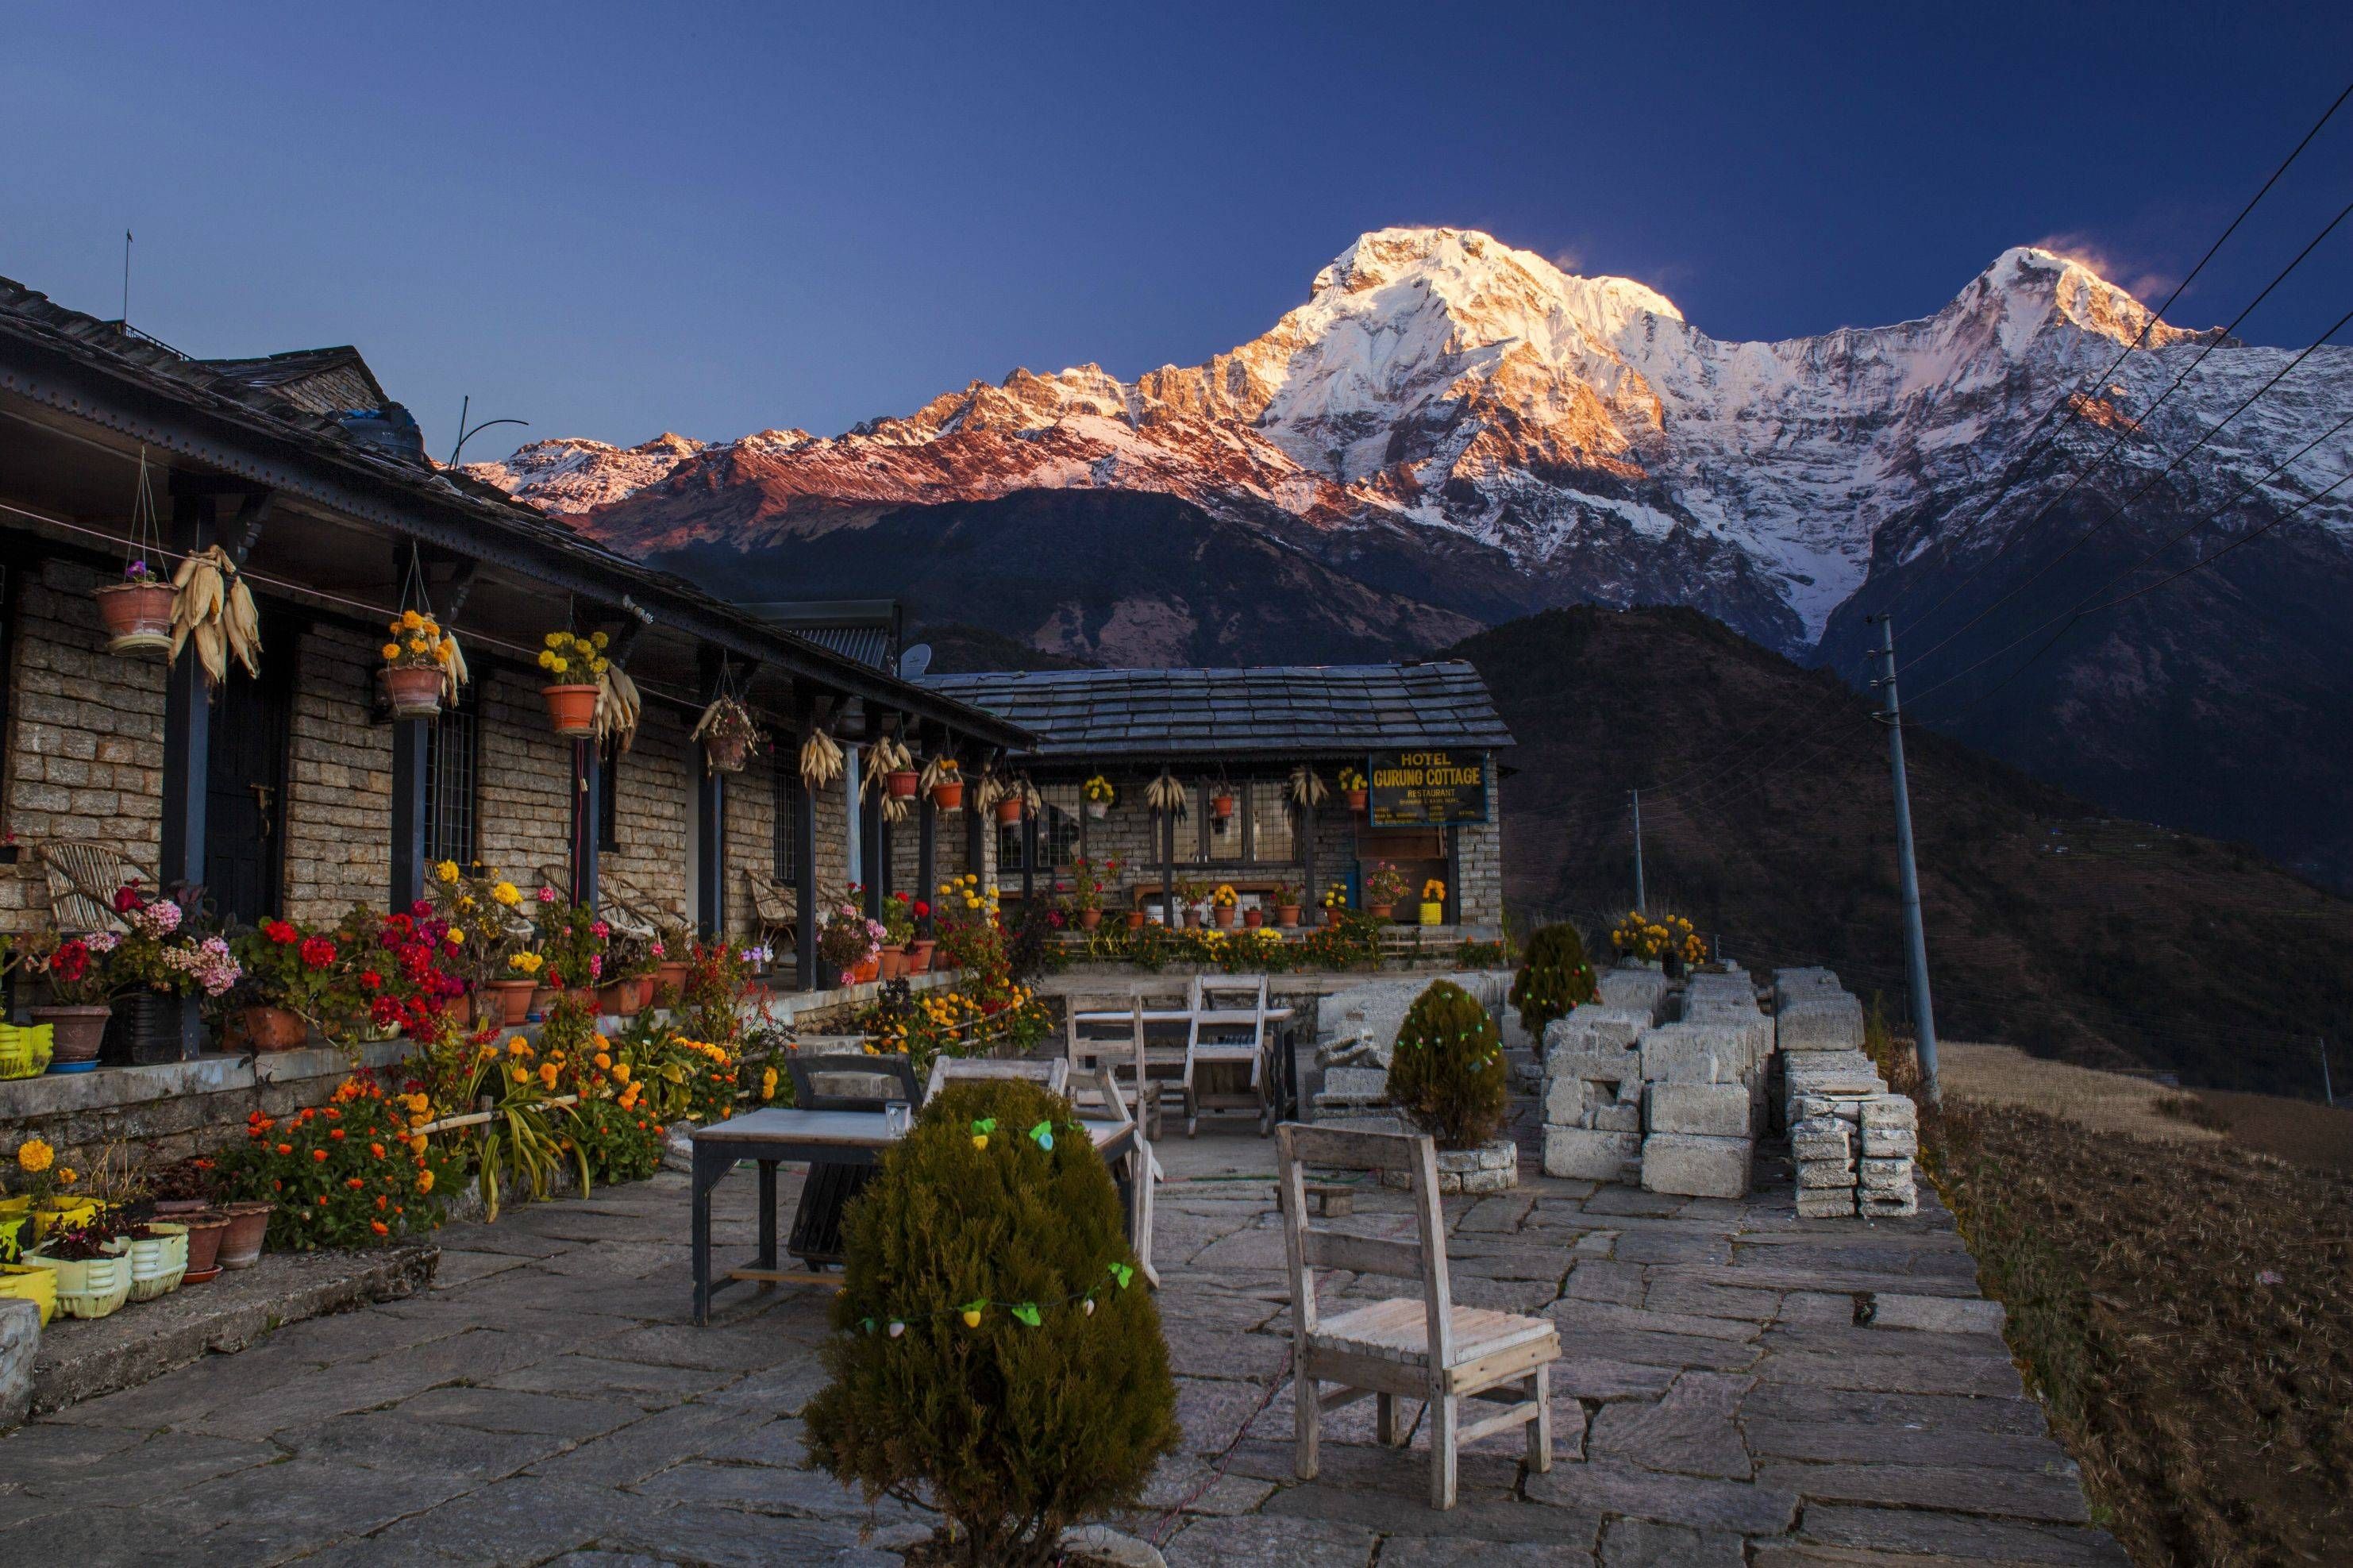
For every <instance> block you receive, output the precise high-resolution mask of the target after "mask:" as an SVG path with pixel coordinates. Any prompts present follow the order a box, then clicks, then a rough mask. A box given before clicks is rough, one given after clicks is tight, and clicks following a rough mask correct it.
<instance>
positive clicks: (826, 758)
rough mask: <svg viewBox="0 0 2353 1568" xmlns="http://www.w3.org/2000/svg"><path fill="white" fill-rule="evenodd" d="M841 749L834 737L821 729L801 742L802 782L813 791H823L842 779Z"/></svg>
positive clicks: (811, 733)
mask: <svg viewBox="0 0 2353 1568" xmlns="http://www.w3.org/2000/svg"><path fill="white" fill-rule="evenodd" d="M842 772H843V766H842V757H841V747H839V746H836V745H835V744H834V743H833V736H829V735H828V734H826V733H825V731H823V730H821V729H818V730H811V731H810V732H809V736H808V738H807V740H804V741H802V742H801V782H802V783H803V784H805V785H807V786H808V788H810V789H824V788H825V787H826V786H827V785H828V784H831V783H832V782H833V781H834V780H835V779H839V778H840V777H841V775H842Z"/></svg>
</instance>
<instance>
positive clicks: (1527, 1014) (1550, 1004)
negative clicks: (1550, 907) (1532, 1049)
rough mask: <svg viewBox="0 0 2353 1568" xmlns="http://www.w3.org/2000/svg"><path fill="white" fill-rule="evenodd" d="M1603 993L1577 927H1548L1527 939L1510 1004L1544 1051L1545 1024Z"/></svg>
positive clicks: (1564, 1015) (1566, 1014) (1514, 980)
mask: <svg viewBox="0 0 2353 1568" xmlns="http://www.w3.org/2000/svg"><path fill="white" fill-rule="evenodd" d="M1600 994H1601V992H1600V988H1599V984H1598V983H1597V982H1596V981H1595V980H1594V978H1593V966H1592V965H1591V964H1590V963H1588V962H1587V961H1586V957H1585V940H1584V938H1581V937H1579V936H1578V935H1577V927H1574V926H1569V925H1556V926H1546V927H1543V928H1542V929H1540V930H1539V931H1537V932H1536V934H1535V936H1533V937H1531V938H1528V951H1527V957H1526V959H1525V960H1524V961H1523V962H1522V963H1521V965H1520V972H1519V973H1518V974H1517V975H1515V976H1514V977H1513V979H1512V995H1511V1002H1512V1005H1513V1006H1514V1007H1515V1008H1518V1009H1519V1010H1520V1023H1521V1026H1522V1027H1523V1028H1525V1029H1526V1030H1527V1032H1528V1034H1529V1036H1530V1037H1531V1038H1532V1039H1534V1040H1535V1043H1536V1049H1537V1050H1539V1051H1541V1050H1543V1049H1544V1032H1545V1025H1546V1024H1547V1023H1550V1022H1552V1021H1553V1020H1554V1019H1556V1018H1566V1017H1567V1016H1568V1010H1569V1009H1570V1008H1572V1007H1576V1006H1577V1005H1578V1004H1579V1003H1581V1002H1588V1001H1593V1000H1594V999H1595V998H1596V997H1598V996H1599V995H1600Z"/></svg>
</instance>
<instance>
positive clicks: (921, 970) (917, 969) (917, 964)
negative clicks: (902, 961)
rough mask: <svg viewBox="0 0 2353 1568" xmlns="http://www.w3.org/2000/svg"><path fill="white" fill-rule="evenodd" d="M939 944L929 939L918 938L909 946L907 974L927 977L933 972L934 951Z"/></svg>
mask: <svg viewBox="0 0 2353 1568" xmlns="http://www.w3.org/2000/svg"><path fill="white" fill-rule="evenodd" d="M938 946H939V944H938V943H937V942H935V941H934V940H933V939H932V938H929V937H918V938H915V939H914V940H913V941H912V942H910V943H908V944H907V972H908V973H909V974H911V975H927V974H929V973H931V972H932V951H933V949H934V948H937V947H938Z"/></svg>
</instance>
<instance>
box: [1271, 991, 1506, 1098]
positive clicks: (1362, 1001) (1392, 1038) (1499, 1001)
mask: <svg viewBox="0 0 2353 1568" xmlns="http://www.w3.org/2000/svg"><path fill="white" fill-rule="evenodd" d="M1437 980H1452V981H1453V982H1454V983H1455V984H1456V985H1459V986H1461V988H1462V989H1463V990H1464V991H1468V992H1470V993H1471V995H1472V997H1474V998H1476V999H1477V1000H1478V1001H1479V1003H1480V1005H1481V1006H1482V1007H1484V1008H1486V1010H1487V1011H1488V1012H1489V1013H1490V1014H1493V1015H1494V1016H1495V1018H1496V1020H1497V1022H1498V1026H1499V1027H1500V1025H1501V1022H1502V1020H1503V1017H1504V1014H1506V1013H1508V1012H1510V1011H1511V1010H1510V1009H1509V1008H1508V1007H1507V1006H1506V1005H1505V1002H1504V997H1505V994H1506V992H1508V991H1509V990H1510V988H1511V975H1510V974H1509V972H1508V971H1501V970H1490V969H1466V970H1462V971H1460V972H1458V973H1454V974H1448V975H1417V976H1413V977H1411V978H1406V979H1397V980H1370V981H1367V982H1366V983H1364V984H1362V985H1354V986H1350V987H1348V988H1347V989H1345V990H1344V991H1335V992H1334V993H1333V994H1332V995H1330V996H1327V997H1325V998H1324V999H1323V1001H1322V1002H1321V1003H1320V1004H1319V1005H1318V1007H1317V1008H1316V1015H1315V1054H1316V1059H1317V1061H1318V1062H1320V1063H1321V1064H1323V1065H1324V1086H1323V1088H1322V1089H1321V1091H1320V1092H1318V1093H1317V1094H1316V1095H1315V1096H1314V1099H1313V1101H1312V1102H1311V1103H1310V1105H1309V1107H1308V1114H1309V1117H1310V1118H1311V1119H1313V1120H1314V1121H1318V1122H1338V1123H1342V1124H1345V1125H1347V1126H1350V1127H1356V1128H1394V1127H1396V1126H1398V1125H1399V1123H1398V1118H1397V1117H1396V1115H1395V1113H1394V1112H1393V1110H1392V1109H1391V1107H1390V1106H1389V1093H1388V1078H1389V1061H1390V1058H1391V1057H1392V1056H1394V1055H1395V1054H1396V1053H1397V1037H1398V1030H1399V1029H1401V1028H1403V1027H1404V1026H1405V1015H1406V1013H1407V1012H1409V1010H1410V1009H1411V1008H1412V1006H1413V1003H1414V999H1415V998H1416V997H1419V995H1420V994H1421V993H1422V992H1423V991H1428V990H1429V989H1430V986H1431V984H1432V983H1433V982H1435V981H1437Z"/></svg>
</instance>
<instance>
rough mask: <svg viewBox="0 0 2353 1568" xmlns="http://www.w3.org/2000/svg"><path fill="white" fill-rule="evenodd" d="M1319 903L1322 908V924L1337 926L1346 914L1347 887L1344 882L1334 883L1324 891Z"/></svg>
mask: <svg viewBox="0 0 2353 1568" xmlns="http://www.w3.org/2000/svg"><path fill="white" fill-rule="evenodd" d="M1321 902H1322V904H1323V906H1324V924H1325V925H1326V926H1337V925H1338V924H1339V923H1340V920H1341V917H1342V916H1345V915H1346V914H1347V913H1348V885H1347V884H1346V883H1345V882H1335V883H1334V884H1333V885H1331V886H1329V887H1327V888H1325V889H1324V896H1323V899H1322V900H1321Z"/></svg>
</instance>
